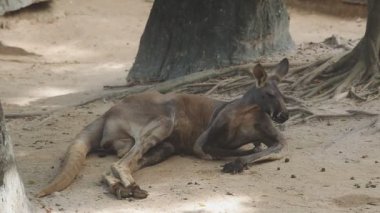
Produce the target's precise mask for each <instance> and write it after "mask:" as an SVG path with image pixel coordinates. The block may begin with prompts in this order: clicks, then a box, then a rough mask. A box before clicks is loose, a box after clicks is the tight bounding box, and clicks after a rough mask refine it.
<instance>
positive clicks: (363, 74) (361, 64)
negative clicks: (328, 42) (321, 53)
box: [293, 0, 380, 98]
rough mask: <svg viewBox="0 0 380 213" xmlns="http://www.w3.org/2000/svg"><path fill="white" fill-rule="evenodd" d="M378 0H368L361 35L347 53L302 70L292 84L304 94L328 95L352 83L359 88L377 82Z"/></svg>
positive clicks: (379, 64) (379, 68)
mask: <svg viewBox="0 0 380 213" xmlns="http://www.w3.org/2000/svg"><path fill="white" fill-rule="evenodd" d="M379 23H380V1H375V0H368V18H367V25H366V31H365V34H364V37H363V38H362V39H361V40H360V42H359V43H358V44H357V45H356V47H355V48H354V49H352V50H351V51H350V52H348V53H344V54H341V55H337V56H335V57H333V58H331V59H330V60H328V61H326V62H325V63H323V64H322V65H321V66H319V67H318V68H317V69H314V70H313V71H311V72H309V73H307V74H305V75H304V76H303V77H302V78H300V79H299V80H298V81H297V82H295V83H294V85H293V87H294V88H297V87H298V88H301V89H302V90H304V91H305V92H303V94H302V95H303V96H304V97H317V98H329V97H332V96H334V95H335V96H337V95H340V94H341V93H343V92H344V91H345V90H347V89H348V88H349V87H352V86H359V85H362V86H363V87H362V88H363V89H365V88H368V87H370V88H371V87H372V88H373V87H376V86H379V85H380V62H379V56H380V24H379Z"/></svg>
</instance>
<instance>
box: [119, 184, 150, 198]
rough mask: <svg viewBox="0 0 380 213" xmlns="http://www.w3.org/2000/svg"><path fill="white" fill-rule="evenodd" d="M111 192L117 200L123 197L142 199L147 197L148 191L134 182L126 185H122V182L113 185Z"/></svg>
mask: <svg viewBox="0 0 380 213" xmlns="http://www.w3.org/2000/svg"><path fill="white" fill-rule="evenodd" d="M113 192H114V193H115V195H116V197H117V199H119V200H121V199H124V198H136V199H144V198H146V197H148V192H147V191H145V190H143V189H141V188H140V187H139V186H138V185H136V184H132V185H129V186H128V187H124V186H123V185H122V184H116V185H114V186H113Z"/></svg>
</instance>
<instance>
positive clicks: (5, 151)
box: [0, 103, 31, 213]
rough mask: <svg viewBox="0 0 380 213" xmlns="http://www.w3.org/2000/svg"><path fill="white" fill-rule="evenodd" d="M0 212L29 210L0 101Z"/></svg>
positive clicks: (12, 212)
mask: <svg viewBox="0 0 380 213" xmlns="http://www.w3.org/2000/svg"><path fill="white" fill-rule="evenodd" d="M0 212H1V213H14V212H23V213H24V212H25V213H28V212H31V211H30V206H29V202H28V198H27V197H26V195H25V190H24V186H23V184H22V181H21V178H20V175H19V174H18V172H17V168H16V164H15V160H14V154H13V148H12V142H11V138H10V137H9V135H8V133H7V129H6V126H5V120H4V115H3V109H2V107H1V103H0Z"/></svg>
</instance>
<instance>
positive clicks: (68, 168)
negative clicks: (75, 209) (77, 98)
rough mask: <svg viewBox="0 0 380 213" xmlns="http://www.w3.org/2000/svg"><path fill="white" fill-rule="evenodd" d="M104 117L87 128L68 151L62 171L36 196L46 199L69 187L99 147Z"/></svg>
mask: <svg viewBox="0 0 380 213" xmlns="http://www.w3.org/2000/svg"><path fill="white" fill-rule="evenodd" d="M103 126H104V117H103V116H102V117H100V118H98V119H96V120H95V121H93V122H92V123H91V124H89V125H88V126H86V127H85V128H84V129H83V130H82V131H81V132H80V133H79V134H78V135H77V137H76V138H75V140H74V142H73V143H72V144H71V145H70V147H69V148H68V149H67V152H66V156H65V160H64V163H63V166H62V169H61V171H60V172H59V173H58V175H56V177H55V178H54V180H53V181H52V182H51V183H50V184H49V185H48V186H46V187H45V188H44V189H42V190H41V191H40V192H39V193H38V194H37V195H36V196H37V197H44V196H46V195H49V194H51V193H53V192H56V191H61V190H63V189H65V188H66V187H68V186H69V185H70V184H71V183H72V182H73V180H74V178H75V177H76V176H77V175H78V173H79V172H80V170H81V168H82V166H83V163H84V161H85V159H86V155H87V153H89V152H90V151H91V150H92V149H94V148H95V147H97V146H99V143H100V140H101V138H102V135H103Z"/></svg>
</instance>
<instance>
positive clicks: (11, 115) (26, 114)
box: [4, 109, 58, 119]
mask: <svg viewBox="0 0 380 213" xmlns="http://www.w3.org/2000/svg"><path fill="white" fill-rule="evenodd" d="M57 110H58V109H57ZM57 110H50V111H41V112H21V113H6V114H5V115H4V117H5V118H7V119H16V118H28V117H36V116H42V115H49V114H51V113H53V112H55V111H57Z"/></svg>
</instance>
